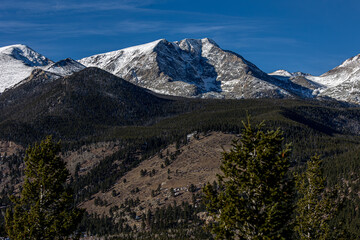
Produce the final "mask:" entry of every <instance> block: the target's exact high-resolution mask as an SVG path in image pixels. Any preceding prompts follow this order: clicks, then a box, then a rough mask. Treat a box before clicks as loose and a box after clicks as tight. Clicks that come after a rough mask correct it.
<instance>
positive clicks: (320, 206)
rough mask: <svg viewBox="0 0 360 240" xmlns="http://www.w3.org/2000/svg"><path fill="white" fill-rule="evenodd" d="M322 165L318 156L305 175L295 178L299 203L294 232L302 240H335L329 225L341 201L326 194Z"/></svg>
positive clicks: (312, 159) (331, 192)
mask: <svg viewBox="0 0 360 240" xmlns="http://www.w3.org/2000/svg"><path fill="white" fill-rule="evenodd" d="M321 162H322V161H321V160H320V158H319V156H314V157H312V158H311V159H310V160H309V161H308V162H307V169H306V171H305V172H303V173H302V174H298V175H297V176H296V187H297V190H298V192H299V195H300V196H299V197H300V199H299V200H298V201H297V207H296V213H297V215H296V226H295V230H296V232H297V234H298V235H299V238H300V239H301V240H308V239H319V240H325V239H334V233H335V232H336V231H335V230H334V229H331V228H330V225H329V221H330V220H331V219H332V218H333V217H334V216H335V213H336V211H337V208H338V202H339V201H338V199H337V196H336V192H335V191H329V192H328V193H326V191H325V183H326V179H325V177H324V176H323V170H322V168H321ZM338 234H339V233H338ZM338 237H339V236H336V237H335V238H336V239H337V238H338Z"/></svg>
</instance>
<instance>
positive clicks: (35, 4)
mask: <svg viewBox="0 0 360 240" xmlns="http://www.w3.org/2000/svg"><path fill="white" fill-rule="evenodd" d="M153 2H154V1H152V0H142V1H140V0H117V1H69V0H67V1H58V0H48V1H38V0H33V1H24V0H18V1H9V0H3V1H2V3H1V5H0V9H2V10H7V9H16V10H29V11H34V12H42V11H66V10H78V11H101V10H116V9H124V10H131V9H135V8H138V7H142V6H147V5H149V4H151V3H153Z"/></svg>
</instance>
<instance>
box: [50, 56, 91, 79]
mask: <svg viewBox="0 0 360 240" xmlns="http://www.w3.org/2000/svg"><path fill="white" fill-rule="evenodd" d="M84 68H85V66H84V65H82V64H81V63H79V62H77V61H75V60H73V59H71V58H66V59H64V60H60V61H58V62H56V63H54V64H52V65H50V66H48V67H46V68H45V70H46V71H48V72H51V73H55V74H58V75H61V76H68V75H71V74H73V73H75V72H79V71H81V70H83V69H84Z"/></svg>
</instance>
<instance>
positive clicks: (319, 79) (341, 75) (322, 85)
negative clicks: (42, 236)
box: [269, 54, 360, 104]
mask: <svg viewBox="0 0 360 240" xmlns="http://www.w3.org/2000/svg"><path fill="white" fill-rule="evenodd" d="M269 75H271V76H273V77H276V78H278V79H279V80H285V79H289V80H290V81H292V82H294V83H297V84H299V85H301V86H304V87H307V88H310V89H313V90H314V95H317V96H319V97H330V98H333V99H336V100H339V101H345V102H349V103H356V104H360V54H359V55H357V56H355V57H352V58H349V59H347V60H346V61H344V62H343V63H342V64H341V65H339V66H337V67H335V68H334V69H332V70H330V71H328V72H326V73H324V74H322V75H321V76H312V75H310V74H304V73H301V72H296V73H290V72H288V71H286V70H277V71H275V72H273V73H269Z"/></svg>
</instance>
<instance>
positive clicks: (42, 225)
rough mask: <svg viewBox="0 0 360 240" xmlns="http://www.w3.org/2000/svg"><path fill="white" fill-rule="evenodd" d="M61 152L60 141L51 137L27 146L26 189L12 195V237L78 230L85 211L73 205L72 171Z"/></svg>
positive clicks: (48, 235) (54, 236)
mask: <svg viewBox="0 0 360 240" xmlns="http://www.w3.org/2000/svg"><path fill="white" fill-rule="evenodd" d="M59 153H60V143H55V142H53V141H52V138H51V137H47V138H46V139H45V140H44V141H42V142H41V143H40V145H39V144H37V143H36V144H35V146H33V147H29V148H28V149H27V151H26V156H25V159H24V161H25V166H26V167H25V179H24V184H23V189H22V191H21V195H20V197H15V196H12V197H11V200H12V202H13V204H14V206H13V208H12V209H9V210H8V211H7V213H6V231H7V233H8V235H9V237H10V238H11V239H13V240H17V239H36V240H41V239H46V240H47V239H49V240H50V239H68V238H69V236H70V235H72V234H73V233H74V231H75V230H76V226H77V224H78V223H79V222H80V220H81V218H82V214H83V211H82V210H80V209H78V208H76V207H75V206H74V205H73V195H72V193H71V190H70V189H69V188H68V187H67V185H66V181H67V178H68V177H69V175H70V174H69V171H68V170H67V169H66V167H65V162H63V161H62V159H61V158H60V157H59Z"/></svg>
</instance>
